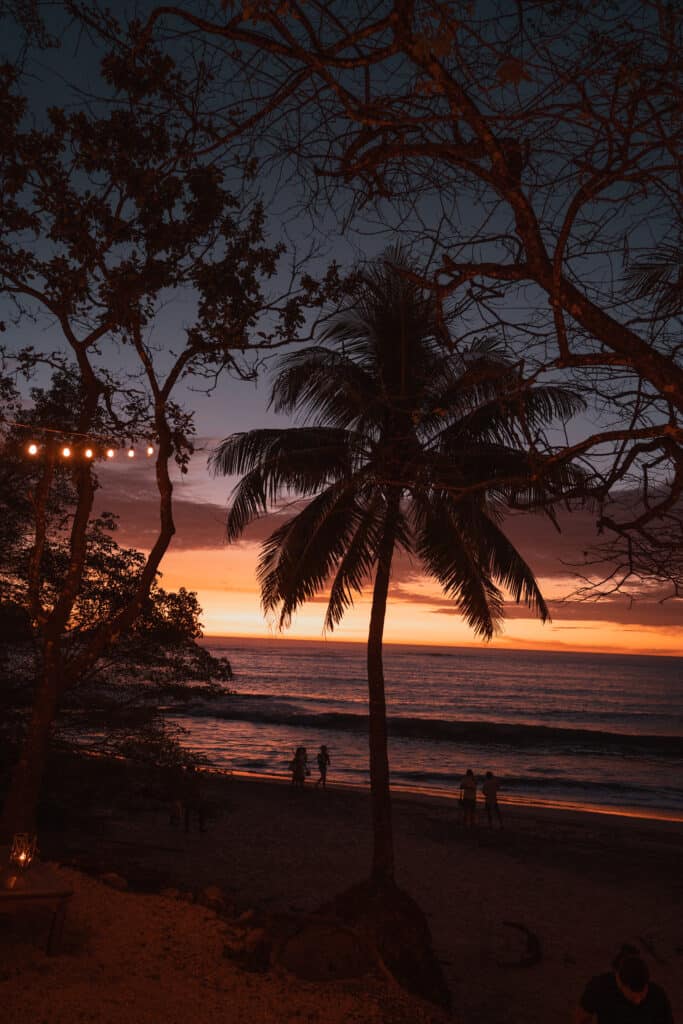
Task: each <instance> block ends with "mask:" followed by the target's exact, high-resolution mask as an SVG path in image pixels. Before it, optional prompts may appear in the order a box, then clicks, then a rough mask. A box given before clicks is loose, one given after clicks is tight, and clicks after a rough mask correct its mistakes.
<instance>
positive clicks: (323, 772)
mask: <svg viewBox="0 0 683 1024" xmlns="http://www.w3.org/2000/svg"><path fill="white" fill-rule="evenodd" d="M317 761H318V771H319V772H320V778H319V779H318V781H317V782H316V786H320V785H322V787H323V789H325V788H326V786H327V766H328V764H329V763H330V755H329V753H328V750H327V747H326V746H325V744H324V743H323V745H322V746H321V748H320V750H319V751H318V756H317Z"/></svg>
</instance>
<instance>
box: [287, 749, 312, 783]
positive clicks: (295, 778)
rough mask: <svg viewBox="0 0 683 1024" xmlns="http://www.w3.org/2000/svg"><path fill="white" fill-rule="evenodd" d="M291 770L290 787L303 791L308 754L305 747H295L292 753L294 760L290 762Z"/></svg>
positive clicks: (306, 773)
mask: <svg viewBox="0 0 683 1024" xmlns="http://www.w3.org/2000/svg"><path fill="white" fill-rule="evenodd" d="M290 767H291V769H292V785H293V786H295V787H296V788H297V789H303V788H304V783H305V782H306V776H307V775H308V774H309V771H308V754H307V753H306V748H305V747H297V748H296V751H295V752H294V759H293V760H292V761H290Z"/></svg>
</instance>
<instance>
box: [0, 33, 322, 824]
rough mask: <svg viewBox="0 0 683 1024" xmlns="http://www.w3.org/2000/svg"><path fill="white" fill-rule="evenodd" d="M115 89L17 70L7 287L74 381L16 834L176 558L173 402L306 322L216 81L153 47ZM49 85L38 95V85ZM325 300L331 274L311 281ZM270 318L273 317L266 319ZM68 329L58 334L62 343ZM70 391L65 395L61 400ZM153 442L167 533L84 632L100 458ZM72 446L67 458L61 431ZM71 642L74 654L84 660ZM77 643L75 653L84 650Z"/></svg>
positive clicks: (62, 410)
mask: <svg viewBox="0 0 683 1024" xmlns="http://www.w3.org/2000/svg"><path fill="white" fill-rule="evenodd" d="M101 85H102V98H99V99H94V98H93V100H92V102H91V103H90V105H89V106H88V105H84V104H81V105H78V104H76V105H73V106H69V108H68V109H67V108H58V107H48V109H47V110H42V109H40V108H39V107H38V101H37V100H35V104H36V106H35V107H34V108H31V109H29V104H28V100H27V99H26V98H25V97H23V96H22V94H21V77H20V75H19V73H18V72H17V70H16V69H14V68H12V67H8V66H5V67H3V68H2V69H0V110H1V111H2V122H3V132H2V137H1V138H0V191H1V193H2V196H3V200H2V205H1V206H0V229H1V240H0V288H1V289H2V293H3V295H4V298H5V303H6V305H9V313H8V316H7V323H8V324H9V327H8V338H10V341H9V343H8V345H7V347H6V350H5V355H6V366H7V367H8V368H11V367H12V366H13V367H15V368H16V370H17V372H26V373H30V372H31V371H32V369H34V368H35V367H36V366H37V365H39V364H40V363H41V362H44V363H47V364H48V365H50V366H52V367H61V368H62V369H65V368H66V364H67V362H68V359H67V358H66V357H65V355H64V352H66V353H69V354H70V355H69V358H70V360H71V361H72V362H73V363H74V365H75V367H76V370H75V379H74V381H73V386H72V389H71V396H72V398H71V401H69V402H62V403H61V405H60V403H59V402H57V403H56V405H55V406H54V408H52V410H51V411H50V415H46V416H44V417H43V418H42V420H41V423H42V426H43V427H44V428H45V432H44V433H43V435H42V436H41V442H42V448H41V453H40V456H39V457H38V458H37V465H38V469H37V473H36V476H35V482H34V485H33V486H32V489H31V492H30V495H29V504H30V510H31V526H32V531H33V540H32V545H31V551H30V557H29V564H28V567H27V574H26V581H27V582H26V607H27V610H28V614H29V617H30V621H31V625H32V628H33V629H34V630H35V631H36V634H37V636H38V638H39V640H38V643H39V656H38V669H37V675H36V685H35V698H34V703H33V709H32V713H31V718H30V722H29V724H28V730H27V735H26V741H25V744H24V747H23V749H22V752H21V755H20V757H19V760H18V762H17V764H16V766H15V769H14V774H13V779H12V783H11V786H10V789H9V793H8V795H7V799H6V800H5V804H4V807H3V818H2V831H3V832H4V834H8V833H12V832H13V831H17V830H25V829H30V828H31V827H32V825H33V820H34V813H35V807H36V802H37V797H38V793H39V788H40V783H41V777H42V773H43V766H44V762H45V754H46V750H47V745H48V741H49V735H50V730H51V726H52V723H53V721H54V718H55V714H56V711H57V708H58V705H59V702H60V700H61V699H62V696H63V695H64V694H65V693H66V692H67V691H69V690H70V689H71V688H72V687H73V686H74V685H75V684H76V683H77V681H78V680H80V679H82V678H85V677H87V676H88V675H89V674H90V672H91V670H92V669H93V667H94V666H95V665H96V664H97V662H98V660H99V659H100V658H101V657H102V656H103V654H105V653H106V651H108V650H109V649H110V648H111V647H112V645H113V644H115V643H116V642H117V641H119V640H120V638H121V637H123V636H124V635H125V634H126V633H127V632H129V631H130V630H131V629H132V628H133V627H134V624H135V623H136V621H138V620H139V618H140V617H141V616H144V612H145V608H146V607H147V605H148V600H149V595H150V591H151V590H153V588H154V586H155V580H156V577H157V571H158V568H159V565H160V562H161V559H162V557H163V555H164V553H165V551H166V549H167V548H168V545H169V543H170V541H171V538H172V537H173V534H174V532H175V526H174V522H173V500H172V494H173V486H172V482H171V474H170V466H171V463H172V462H173V460H175V462H176V463H177V464H178V466H179V467H180V469H181V470H184V468H185V467H186V464H187V461H188V459H189V458H190V455H191V453H192V434H193V427H192V416H191V414H189V413H187V412H185V411H184V410H183V409H182V408H181V407H180V405H179V404H178V403H177V400H176V398H175V397H174V396H175V395H176V393H177V389H178V386H179V384H180V383H181V382H182V381H183V380H184V379H187V377H188V376H190V375H191V377H192V380H193V381H194V382H197V383H198V384H199V385H201V384H202V382H203V381H205V382H206V384H207V386H210V385H211V384H212V383H213V382H215V379H216V377H217V375H218V374H220V373H222V372H223V371H233V372H234V373H237V374H242V375H250V374H251V373H252V369H251V367H250V366H249V365H248V363H246V362H245V361H244V359H243V355H244V353H245V352H247V351H248V350H249V349H250V346H251V344H252V341H253V342H254V343H255V344H257V345H261V346H267V345H269V344H271V345H277V344H278V343H283V342H286V341H288V340H290V339H291V338H293V337H294V336H295V335H296V333H297V332H298V331H299V330H300V328H301V322H302V313H301V306H300V303H299V302H298V301H297V299H296V297H295V296H293V295H292V294H288V295H287V296H286V299H285V301H283V302H281V303H276V302H275V300H269V299H268V298H267V297H266V296H265V295H264V293H263V290H262V282H264V281H266V280H267V279H268V278H270V277H271V276H272V275H273V274H274V272H275V269H276V267H277V263H278V258H279V256H280V254H281V253H282V246H281V245H275V246H270V245H268V244H266V242H265V241H264V238H263V230H264V214H263V210H262V208H261V206H260V205H259V203H258V202H256V201H249V200H248V199H247V198H246V197H243V198H242V199H238V198H237V197H236V195H235V194H233V192H231V191H230V190H229V189H228V187H227V186H226V182H225V170H224V169H222V168H221V167H220V166H219V164H218V162H217V160H214V159H211V157H209V156H207V155H204V156H201V155H199V153H200V151H202V150H206V149H207V148H209V147H210V146H211V144H212V143H213V142H214V140H215V136H214V134H213V132H212V129H211V125H210V124H209V123H208V122H206V121H205V120H203V119H202V117H201V116H200V115H199V113H198V110H199V107H200V106H201V104H200V94H201V91H202V89H203V88H204V87H205V86H206V81H205V80H202V77H201V75H200V76H199V79H195V80H194V82H193V83H191V84H190V83H188V82H186V81H185V80H184V79H183V77H182V75H181V73H180V72H179V71H178V69H177V67H176V66H175V64H174V62H173V60H172V59H171V58H170V57H168V56H166V55H164V54H162V53H160V52H159V51H158V50H155V49H154V48H152V47H139V48H138V49H136V50H135V51H134V52H131V51H129V52H128V53H127V54H126V55H125V56H124V57H120V56H117V55H115V54H114V55H110V56H109V57H106V58H105V59H104V60H103V62H102V82H101ZM32 95H33V96H34V97H35V96H36V95H37V93H36V91H35V90H34V92H33V93H32ZM306 285H307V289H308V296H309V297H311V296H312V297H313V298H314V293H315V291H316V286H315V285H314V283H313V282H312V281H311V280H307V282H306ZM181 293H183V294H185V296H186V298H187V299H188V303H187V304H186V305H185V306H184V309H183V317H184V321H185V324H186V326H185V327H184V329H183V331H182V333H181V334H180V337H179V338H178V339H175V340H174V346H175V347H174V349H173V350H171V348H170V346H169V345H168V344H161V345H159V346H157V345H156V344H155V343H154V342H153V341H152V338H151V330H152V328H153V326H154V325H155V322H156V316H157V312H158V310H159V308H160V307H161V305H162V304H166V303H167V302H168V301H169V299H170V298H171V297H172V296H178V295H179V294H181ZM265 315H267V316H268V323H267V325H266V324H264V323H263V322H262V317H263V316H265ZM37 319H38V320H40V321H41V322H42V323H43V324H45V323H46V324H48V325H49V326H50V329H51V333H50V337H51V340H52V341H53V344H54V345H55V346H60V345H61V346H62V348H61V350H60V349H57V350H56V351H55V352H54V353H47V352H45V351H43V350H41V349H39V348H23V349H22V348H20V344H21V341H20V339H21V338H22V335H21V333H20V332H21V330H22V329H24V327H25V325H26V324H31V323H33V322H35V321H36V320H37ZM54 339H57V340H56V341H54ZM53 397H54V396H53ZM114 439H115V440H116V441H118V443H121V441H122V440H123V439H125V443H129V442H130V441H131V440H136V439H137V440H138V441H139V440H143V439H144V440H145V441H151V442H152V443H153V445H154V450H155V459H154V465H155V480H156V487H157V490H158V495H159V529H158V533H157V536H156V538H155V540H154V542H153V543H152V544H151V549H150V551H149V553H148V554H147V555H146V556H145V558H144V560H143V561H142V562H140V564H139V571H137V572H136V574H135V576H134V579H133V580H132V581H129V582H132V585H131V586H130V587H129V588H127V589H126V592H125V594H123V593H122V595H121V596H122V600H121V601H120V603H119V604H117V605H113V604H112V605H111V606H110V608H109V610H108V611H107V612H106V613H105V612H103V613H102V615H101V617H100V618H98V619H96V620H95V621H94V622H93V624H92V628H91V629H89V630H88V631H87V635H86V634H85V633H83V634H82V643H80V644H79V646H78V648H77V653H74V650H75V649H70V648H69V644H68V637H69V630H70V628H71V624H72V622H73V619H74V616H75V615H77V614H78V607H79V604H78V603H79V600H80V599H81V595H84V594H85V591H84V586H85V581H86V577H87V573H88V553H89V540H90V539H91V536H92V535H91V533H89V530H90V524H91V519H92V511H93V499H94V495H95V490H96V487H97V486H98V484H97V473H96V469H95V465H94V463H96V461H97V460H96V459H90V460H88V459H87V458H85V457H84V455H83V449H84V448H85V446H86V445H90V444H92V443H93V441H96V442H97V443H96V448H97V451H98V452H99V453H101V451H102V447H103V446H105V445H106V444H107V443H110V442H111V441H112V440H114ZM65 440H66V441H69V442H70V444H71V446H72V448H73V455H72V458H71V459H70V460H69V463H68V468H67V467H66V466H65V465H63V464H62V462H61V456H60V443H64V441H65ZM65 479H66V480H68V486H69V488H70V490H71V494H72V496H73V502H72V504H70V506H69V508H68V509H66V508H63V509H62V511H63V512H66V513H67V518H66V522H65V523H64V524H63V529H64V531H65V533H64V537H63V539H64V541H65V547H64V548H62V549H61V550H62V554H63V555H64V565H63V571H61V573H60V576H59V581H58V583H57V585H55V586H54V588H53V589H52V590H51V589H50V588H49V587H48V585H47V577H46V576H44V575H43V572H42V567H43V566H44V559H45V557H46V555H47V553H48V549H49V531H50V529H51V526H52V525H53V521H52V518H51V509H52V508H53V507H54V502H53V500H52V497H51V495H52V494H53V488H54V486H55V483H56V482H58V481H63V480H65ZM67 652H69V656H68V657H67ZM71 655H73V656H71Z"/></svg>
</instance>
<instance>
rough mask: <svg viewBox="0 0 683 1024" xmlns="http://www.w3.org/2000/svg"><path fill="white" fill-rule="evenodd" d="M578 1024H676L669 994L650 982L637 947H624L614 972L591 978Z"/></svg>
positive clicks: (577, 1020)
mask: <svg viewBox="0 0 683 1024" xmlns="http://www.w3.org/2000/svg"><path fill="white" fill-rule="evenodd" d="M574 1020H575V1024H673V1014H672V1012H671V1006H670V1004H669V1000H668V998H667V995H666V992H665V991H664V989H663V988H662V987H661V986H660V985H656V984H655V982H653V981H650V971H649V970H648V966H647V964H646V963H645V961H644V960H643V958H642V957H641V955H640V953H639V951H638V950H637V949H636V947H635V946H622V947H621V949H620V950H619V952H618V953H617V955H616V957H615V959H614V961H613V963H612V970H611V971H608V972H607V973H606V974H598V975H596V976H595V977H594V978H591V979H590V981H589V982H588V984H587V985H586V987H585V989H584V990H583V994H582V996H581V999H580V1001H579V1005H578V1006H577V1008H576V1014H575V1017H574Z"/></svg>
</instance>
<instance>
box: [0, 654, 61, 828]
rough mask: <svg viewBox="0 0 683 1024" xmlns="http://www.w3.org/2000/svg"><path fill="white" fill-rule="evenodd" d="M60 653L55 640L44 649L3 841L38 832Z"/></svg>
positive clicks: (4, 813) (5, 816)
mask: <svg viewBox="0 0 683 1024" xmlns="http://www.w3.org/2000/svg"><path fill="white" fill-rule="evenodd" d="M59 660H60V655H59V650H58V647H57V645H56V644H55V642H54V641H47V642H46V643H45V645H44V648H43V663H42V666H41V670H40V676H39V678H38V680H37V686H36V692H35V696H34V699H33V710H32V713H31V720H30V722H29V725H28V730H27V733H26V737H25V739H24V743H23V746H22V750H21V755H20V757H19V760H18V761H17V763H16V764H15V766H14V770H13V772H12V781H11V783H10V787H9V790H8V793H7V798H6V800H5V803H4V806H3V809H2V819H1V821H0V840H2V841H4V842H9V841H10V840H11V838H12V836H13V835H14V833H15V832H35V830H36V809H37V806H38V800H39V798H40V789H41V785H42V781H43V774H44V772H45V763H46V760H47V752H48V749H49V741H50V729H51V726H52V722H53V720H54V717H55V713H56V710H57V698H58V694H59V679H60V670H59Z"/></svg>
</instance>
